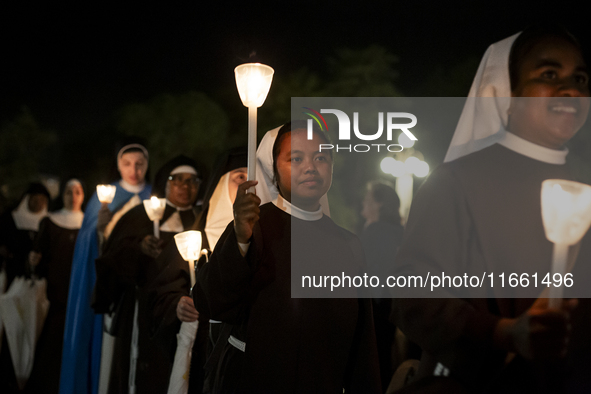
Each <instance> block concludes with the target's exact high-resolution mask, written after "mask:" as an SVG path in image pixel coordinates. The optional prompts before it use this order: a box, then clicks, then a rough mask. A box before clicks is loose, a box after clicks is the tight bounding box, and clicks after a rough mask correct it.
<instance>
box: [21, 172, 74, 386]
mask: <svg viewBox="0 0 591 394" xmlns="http://www.w3.org/2000/svg"><path fill="white" fill-rule="evenodd" d="M61 200H62V203H63V208H61V209H59V210H57V211H54V212H50V213H49V214H48V215H47V216H46V217H45V218H44V219H43V220H41V223H40V225H39V233H38V234H37V237H36V238H35V242H34V245H33V250H32V251H31V252H30V254H29V264H30V265H31V266H32V267H33V268H34V269H33V270H32V271H34V273H35V275H37V276H39V277H42V278H46V279H47V299H48V300H49V303H50V305H51V307H50V308H49V312H48V314H47V318H46V320H45V324H44V326H43V331H42V332H41V336H40V337H39V341H38V342H37V348H36V350H35V363H34V365H33V371H32V372H31V376H30V377H29V380H28V381H27V386H26V390H27V391H28V392H31V393H34V392H45V393H57V392H58V390H59V376H60V361H61V355H62V345H63V338H64V324H65V321H66V304H67V301H68V285H69V283H70V273H71V271H72V256H73V255H74V245H75V244H76V238H77V236H78V231H79V230H80V227H81V226H82V220H83V219H84V213H83V212H82V203H83V202H84V189H83V188H82V184H81V182H80V181H79V180H78V179H74V178H73V179H70V180H68V181H67V182H66V184H65V187H64V188H63V191H62V198H61Z"/></svg>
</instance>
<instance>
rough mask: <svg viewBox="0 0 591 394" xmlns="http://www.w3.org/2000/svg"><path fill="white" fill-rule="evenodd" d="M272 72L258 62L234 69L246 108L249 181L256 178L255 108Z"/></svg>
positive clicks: (267, 86)
mask: <svg viewBox="0 0 591 394" xmlns="http://www.w3.org/2000/svg"><path fill="white" fill-rule="evenodd" d="M273 73H274V70H273V69H272V68H271V67H269V66H266V65H264V64H260V63H247V64H241V65H240V66H238V67H236V68H235V69H234V74H235V77H236V86H237V87H238V94H239V95H240V100H242V104H243V105H244V106H245V107H247V108H248V180H249V181H251V180H254V179H255V178H256V149H257V108H258V107H260V106H262V105H263V103H264V102H265V99H266V98H267V94H268V93H269V88H270V87H271V82H272V81H273ZM251 189H253V188H251ZM249 191H251V192H252V191H254V190H249Z"/></svg>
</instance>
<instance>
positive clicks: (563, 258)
mask: <svg viewBox="0 0 591 394" xmlns="http://www.w3.org/2000/svg"><path fill="white" fill-rule="evenodd" d="M542 221H543V223H544V230H545V232H546V238H548V240H549V241H551V242H553V243H554V250H553V255H552V278H554V275H555V274H559V275H560V276H561V278H562V280H561V281H560V283H561V284H562V283H563V281H564V275H565V274H566V262H567V257H568V248H569V246H571V245H574V244H576V243H577V242H579V241H580V240H581V238H583V235H585V233H586V232H587V230H588V229H589V225H590V224H591V186H589V185H585V184H583V183H578V182H572V181H565V180H560V179H548V180H545V181H544V182H542ZM562 294H563V286H562V285H561V286H558V287H557V286H551V287H550V302H549V305H550V307H552V308H559V307H560V304H561V300H562Z"/></svg>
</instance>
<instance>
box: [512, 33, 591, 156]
mask: <svg viewBox="0 0 591 394" xmlns="http://www.w3.org/2000/svg"><path fill="white" fill-rule="evenodd" d="M509 65H510V66H509V69H510V72H511V76H512V78H511V88H512V89H511V95H512V96H513V100H511V107H510V108H509V122H508V126H507V129H508V130H509V131H510V132H512V133H513V134H515V135H517V136H519V137H521V138H523V139H525V140H527V141H530V142H533V143H535V144H537V145H541V146H544V147H546V148H551V149H561V148H562V147H563V146H564V144H565V143H566V142H567V141H568V140H570V139H571V138H572V137H573V136H574V135H575V133H576V132H577V131H578V130H579V129H580V128H581V126H582V125H583V124H584V123H585V120H586V119H587V114H588V112H589V74H588V69H587V65H586V64H585V61H584V60H583V56H582V54H581V50H580V47H579V45H578V43H577V41H576V40H575V39H574V37H572V36H570V35H568V34H567V33H565V32H564V31H562V32H559V31H557V32H555V33H554V34H548V32H546V33H545V35H542V32H541V31H539V30H538V31H535V30H534V31H530V32H525V33H524V34H522V35H521V36H520V37H518V38H517V39H516V41H515V44H514V46H513V50H512V55H511V58H510V60H509ZM525 97H540V98H536V99H533V98H532V99H528V98H525ZM541 97H543V99H542V98H541Z"/></svg>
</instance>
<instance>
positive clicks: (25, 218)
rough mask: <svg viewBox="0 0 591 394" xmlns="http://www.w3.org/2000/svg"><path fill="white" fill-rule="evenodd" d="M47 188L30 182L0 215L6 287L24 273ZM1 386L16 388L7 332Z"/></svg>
mask: <svg viewBox="0 0 591 394" xmlns="http://www.w3.org/2000/svg"><path fill="white" fill-rule="evenodd" d="M48 203H49V192H48V191H47V189H46V188H45V186H43V185H42V184H40V183H32V184H31V185H30V186H29V188H28V189H27V191H25V193H24V194H23V197H22V198H21V200H20V202H19V204H18V206H17V207H16V208H15V209H13V210H8V211H7V212H5V213H4V214H2V215H1V216H0V272H1V271H2V270H3V269H4V270H5V271H6V277H7V282H6V289H8V288H9V287H10V284H11V283H12V281H13V280H14V278H16V277H17V276H23V275H25V274H27V273H28V272H27V266H28V265H27V261H28V256H29V252H30V251H31V249H32V248H33V241H34V239H35V236H36V235H37V233H38V231H39V223H40V222H41V219H43V217H45V216H46V215H47V205H48ZM0 340H1V341H2V343H1V346H0V387H1V388H2V390H3V392H4V390H7V392H11V391H12V390H14V391H17V390H18V389H17V387H18V386H17V383H16V376H15V374H14V369H13V365H12V360H11V358H10V352H9V351H8V343H7V341H6V335H2V338H0Z"/></svg>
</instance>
